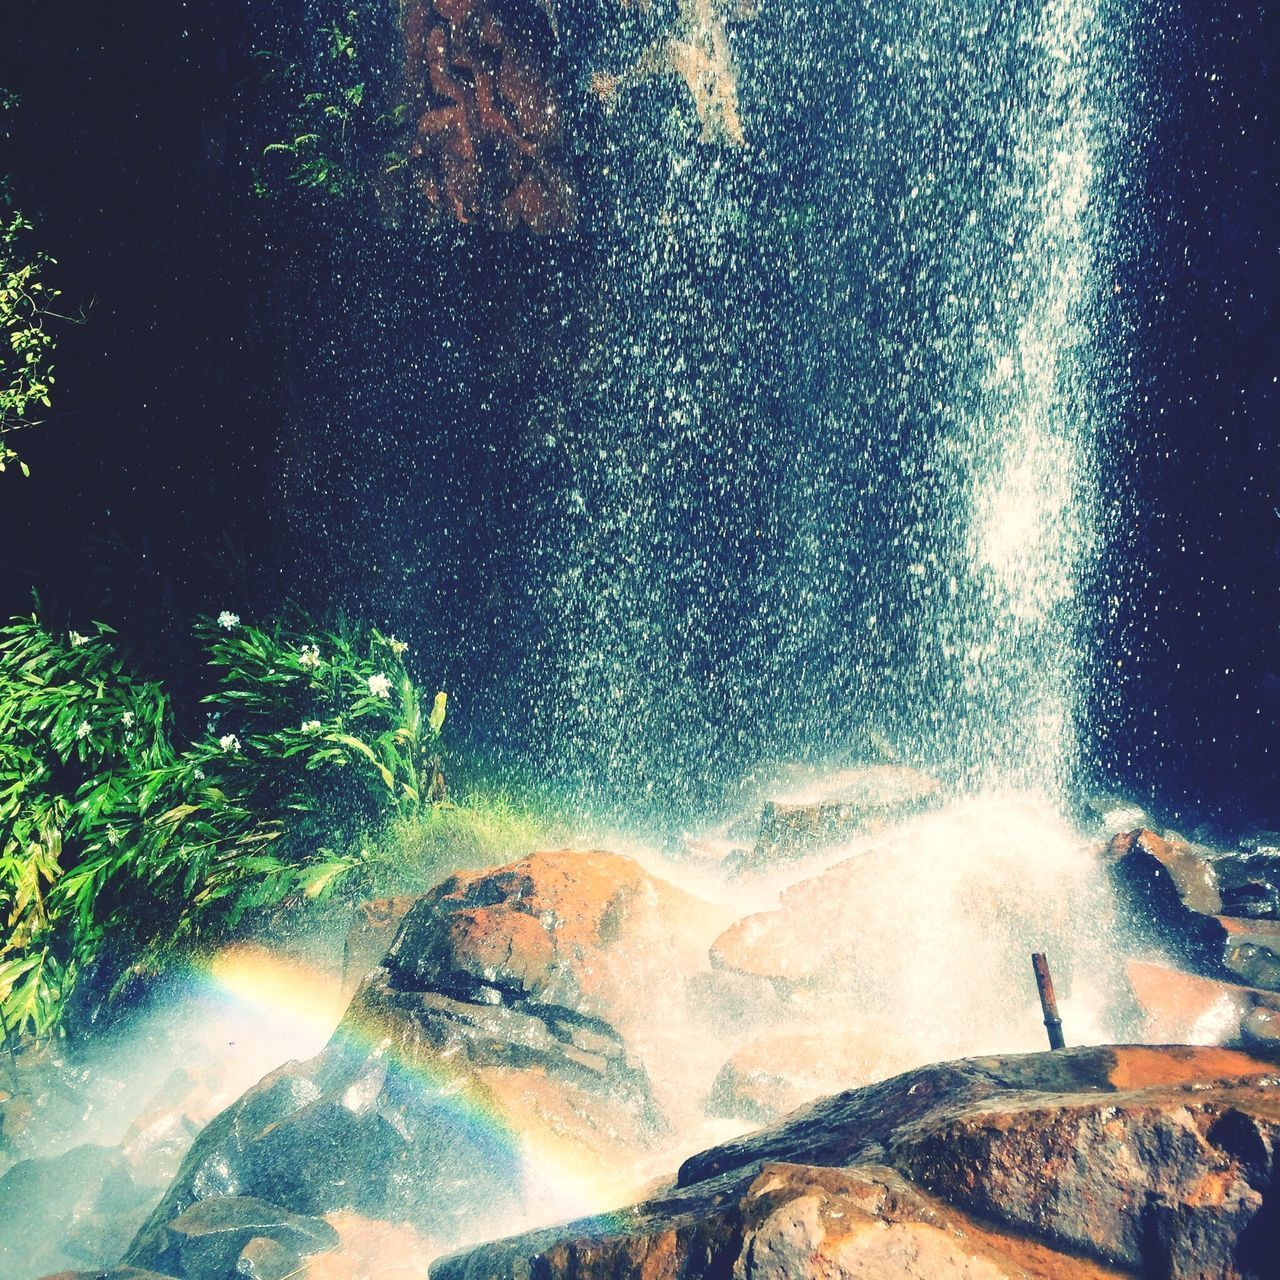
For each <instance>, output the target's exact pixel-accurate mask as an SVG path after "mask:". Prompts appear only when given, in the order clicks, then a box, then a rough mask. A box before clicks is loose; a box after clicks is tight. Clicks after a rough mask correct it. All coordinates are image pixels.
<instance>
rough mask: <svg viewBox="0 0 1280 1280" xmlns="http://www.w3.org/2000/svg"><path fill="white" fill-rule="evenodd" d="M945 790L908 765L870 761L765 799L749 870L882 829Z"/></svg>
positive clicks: (746, 867)
mask: <svg viewBox="0 0 1280 1280" xmlns="http://www.w3.org/2000/svg"><path fill="white" fill-rule="evenodd" d="M940 790H941V788H940V786H939V784H938V782H937V780H936V779H934V778H931V777H929V775H928V774H925V773H921V772H920V771H919V770H918V769H910V768H907V767H906V766H904V765H870V766H867V767H866V768H862V769H842V770H840V771H838V772H836V773H832V774H828V775H827V776H826V777H824V778H821V779H819V780H818V781H817V782H815V783H812V784H810V785H809V786H807V787H805V788H803V789H797V790H795V791H790V792H788V793H786V794H785V795H781V796H778V797H776V798H775V799H772V800H769V801H767V802H766V803H765V806H764V812H763V814H762V816H761V818H760V835H759V838H758V839H757V841H756V844H755V847H754V849H753V850H752V852H751V854H750V855H749V856H748V857H747V858H745V859H744V860H743V869H744V870H759V869H761V868H765V867H768V866H770V865H772V864H773V863H775V862H777V861H779V860H780V859H787V858H800V857H804V856H805V855H806V854H810V853H814V852H816V851H818V850H821V849H824V848H830V847H832V846H833V845H838V844H841V843H842V842H844V841H847V840H851V839H853V838H854V837H855V836H858V835H864V834H867V833H869V832H873V831H877V830H880V829H881V828H883V827H885V826H887V825H889V824H890V823H893V822H899V821H901V820H902V819H903V818H905V817H907V816H909V815H910V814H912V813H915V812H917V811H918V810H919V809H921V808H922V807H923V806H924V805H925V804H926V803H927V802H928V801H930V800H932V799H933V798H934V797H935V796H936V795H937V794H938V793H939V791H940Z"/></svg>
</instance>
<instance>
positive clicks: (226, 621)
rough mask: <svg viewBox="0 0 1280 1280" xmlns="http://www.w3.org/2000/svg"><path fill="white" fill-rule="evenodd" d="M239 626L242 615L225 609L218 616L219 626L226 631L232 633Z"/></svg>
mask: <svg viewBox="0 0 1280 1280" xmlns="http://www.w3.org/2000/svg"><path fill="white" fill-rule="evenodd" d="M239 625H240V615H239V614H238V613H232V612H231V610H230V609H223V611H222V612H221V613H220V614H218V626H220V627H221V628H222V629H223V630H224V631H232V630H234V629H235V628H236V627H238V626H239Z"/></svg>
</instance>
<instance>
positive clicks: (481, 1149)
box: [126, 851, 723, 1280]
mask: <svg viewBox="0 0 1280 1280" xmlns="http://www.w3.org/2000/svg"><path fill="white" fill-rule="evenodd" d="M722 923H723V918H722V916H721V915H720V914H719V913H718V912H717V911H716V910H714V909H712V908H711V907H709V905H708V904H706V903H702V902H699V901H698V900H697V899H695V898H693V897H691V896H690V895H688V894H686V893H683V892H682V891H681V890H679V889H676V888H675V887H674V886H672V885H669V884H666V883H665V882H663V881H661V880H658V879H657V878H655V877H653V876H651V875H649V874H648V873H647V872H646V871H644V869H643V868H641V867H640V866H639V865H638V864H637V863H635V862H634V861H632V860H630V859H628V858H622V857H618V856H617V855H614V854H610V853H603V852H591V853H579V852H571V851H562V852H553V853H542V854H534V855H532V856H531V857H528V858H525V859H523V860H521V861H520V862H517V863H513V864H511V865H510V866H507V867H503V868H499V869H497V870H491V871H481V872H465V873H461V874H459V875H455V876H453V877H452V878H450V879H449V880H447V881H445V882H444V883H443V884H441V885H439V886H438V887H437V888H435V889H433V890H432V891H431V892H430V893H428V894H426V895H425V896H423V897H422V898H420V899H419V900H418V901H417V902H416V903H415V904H414V905H413V906H412V907H411V909H410V910H409V911H408V912H407V914H406V915H405V916H404V919H403V922H402V924H401V927H400V930H399V932H398V934H397V936H396V939H395V941H394V943H393V945H392V946H391V947H390V949H389V951H388V952H387V954H386V956H385V957H384V959H383V962H382V964H381V965H379V966H378V967H376V968H375V969H373V970H372V972H370V973H369V975H368V976H367V977H366V979H365V980H364V982H363V983H362V985H361V987H360V989H359V991H358V992H357V994H356V996H355V998H354V1000H353V1001H352V1003H351V1006H350V1008H349V1009H348V1011H347V1013H346V1015H345V1017H344V1019H343V1021H342V1024H341V1025H340V1027H339V1029H338V1032H337V1033H336V1034H335V1036H334V1038H333V1040H332V1041H331V1042H330V1044H329V1045H328V1046H327V1047H326V1049H325V1050H324V1051H323V1052H322V1053H321V1054H320V1055H319V1056H318V1057H316V1058H314V1059H312V1060H311V1061H309V1062H306V1063H291V1064H288V1065H286V1066H285V1067H282V1068H281V1069H280V1070H278V1071H276V1072H274V1073H272V1074H271V1075H269V1076H267V1077H266V1078H265V1079H264V1080H262V1081H261V1082H260V1083H259V1084H258V1085H257V1086H255V1088H253V1089H252V1090H250V1091H249V1092H248V1093H247V1094H245V1095H244V1096H243V1097H242V1098H240V1099H239V1101H237V1102H236V1103H235V1104H234V1105H233V1106H232V1107H230V1108H228V1109H227V1110H226V1111H224V1112H222V1114H220V1115H219V1116H218V1117H217V1118H216V1119H215V1120H213V1122H212V1123H211V1124H210V1125H209V1126H208V1127H207V1128H206V1129H205V1130H204V1132H203V1133H202V1134H201V1135H200V1137H199V1138H198V1139H197V1141H196V1143H195V1145H194V1146H193V1147H192V1149H191V1151H190V1153H189V1154H188V1156H187V1158H186V1160H185V1161H184V1163H183V1165H182V1168H181V1170H180V1171H179V1174H178V1176H177V1178H176V1179H175V1180H174V1182H173V1183H172V1185H171V1186H170V1188H169V1190H168V1192H167V1193H166V1195H165V1197H164V1199H163V1201H162V1202H161V1204H160V1206H159V1207H158V1209H157V1210H156V1211H155V1213H154V1214H153V1215H152V1217H151V1218H150V1219H149V1221H148V1223H147V1224H146V1226H145V1227H144V1228H143V1230H142V1231H141V1232H139V1234H138V1237H137V1239H136V1240H135V1241H134V1243H133V1245H132V1247H131V1249H130V1251H129V1253H128V1255H127V1258H126V1261H127V1262H128V1263H130V1264H132V1265H135V1266H149V1267H157V1268H158V1269H161V1270H163V1267H162V1266H160V1265H159V1264H160V1263H162V1262H163V1261H164V1260H166V1259H169V1258H171V1256H172V1248H173V1246H172V1243H171V1242H172V1239H173V1236H174V1232H175V1231H177V1230H179V1229H180V1226H179V1224H181V1223H182V1222H183V1221H184V1220H185V1215H187V1214H189V1213H191V1212H193V1211H194V1207H196V1206H200V1205H203V1204H205V1203H226V1202H228V1201H229V1200H231V1199H236V1198H243V1197H256V1198H258V1199H260V1200H264V1201H269V1202H271V1203H272V1204H273V1205H277V1206H280V1208H281V1209H283V1210H286V1211H288V1212H291V1213H294V1214H299V1215H305V1216H309V1217H315V1216H318V1215H322V1214H329V1213H333V1212H335V1211H353V1212H355V1213H357V1214H360V1215H364V1216H365V1217H368V1218H374V1219H389V1220H391V1221H393V1222H403V1223H409V1224H413V1225H414V1226H416V1227H417V1228H418V1229H420V1230H421V1231H423V1232H424V1233H426V1234H428V1235H430V1236H433V1237H435V1238H437V1239H443V1240H456V1239H458V1238H459V1237H460V1235H461V1234H462V1233H463V1232H464V1230H465V1231H466V1232H467V1233H470V1234H474V1232H475V1231H477V1230H481V1229H483V1223H484V1222H486V1221H489V1220H491V1219H498V1218H502V1217H503V1216H504V1215H507V1216H508V1220H509V1215H511V1214H512V1213H514V1212H516V1211H517V1210H518V1209H520V1207H521V1206H522V1205H523V1204H524V1203H526V1202H527V1200H528V1199H530V1198H531V1189H530V1187H529V1186H528V1184H527V1180H526V1169H527V1161H528V1160H532V1161H533V1162H534V1163H535V1164H536V1163H537V1162H538V1160H539V1158H540V1155H541V1153H543V1152H546V1151H554V1152H555V1153H556V1156H557V1160H558V1162H563V1161H564V1160H565V1159H566V1158H567V1157H571V1163H572V1164H573V1166H574V1167H575V1168H579V1169H581V1170H582V1171H583V1172H584V1174H585V1175H586V1176H594V1177H598V1178H599V1179H600V1180H601V1181H602V1182H607V1181H608V1180H609V1179H610V1178H620V1177H621V1178H626V1177H630V1176H634V1175H632V1174H631V1172H630V1171H631V1169H632V1168H633V1167H634V1165H635V1163H636V1156H637V1153H643V1152H645V1151H648V1150H651V1149H652V1148H653V1147H654V1146H655V1144H657V1143H658V1142H660V1141H661V1140H663V1139H664V1138H665V1137H666V1135H667V1134H668V1132H669V1129H670V1123H671V1112H670V1109H669V1108H668V1107H667V1106H666V1105H665V1104H664V1097H663V1095H662V1091H661V1090H658V1089H655V1087H654V1083H653V1078H654V1072H653V1070H652V1069H651V1068H652V1066H653V1058H652V1057H646V1056H645V1052H644V1050H645V1048H646V1046H652V1045H656V1046H657V1047H658V1051H662V1052H665V1049H666V1046H667V1045H668V1043H669V1040H664V1039H663V1035H664V1034H666V1035H667V1036H668V1037H670V1036H675V1035H678V1033H679V1027H678V1026H672V1027H670V1028H669V1029H668V1030H667V1031H666V1032H665V1033H664V1032H663V1028H664V1027H666V1026H667V1023H669V1022H670V1020H671V1019H672V1017H673V1014H674V1012H675V1011H678V1010H679V1008H680V1006H681V1002H682V1001H683V999H684V994H683V985H684V982H685V980H686V978H687V977H688V976H690V975H693V974H695V973H697V972H698V971H701V972H702V973H703V974H706V975H709V973H710V968H709V964H708V961H707V958H706V948H707V944H708V941H709V940H710V938H711V937H712V936H713V935H714V933H715V932H716V931H717V930H718V929H719V928H720V927H721V925H722ZM637 1046H639V1048H637ZM668 1056H669V1055H668ZM675 1065H678V1063H676V1062H675V1061H674V1060H673V1061H672V1062H671V1063H669V1064H668V1067H667V1071H668V1076H669V1077H670V1078H672V1079H674V1078H675V1076H676V1075H677V1074H678V1072H676V1071H674V1070H673V1066H675ZM262 1248H263V1249H264V1250H265V1249H266V1246H262ZM268 1252H270V1251H268ZM200 1280H204V1277H203V1276H202V1277H200Z"/></svg>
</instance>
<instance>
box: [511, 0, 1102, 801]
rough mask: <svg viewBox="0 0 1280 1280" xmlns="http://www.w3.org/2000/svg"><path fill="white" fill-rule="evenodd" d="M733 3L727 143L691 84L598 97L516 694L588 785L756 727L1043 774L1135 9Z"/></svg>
mask: <svg viewBox="0 0 1280 1280" xmlns="http://www.w3.org/2000/svg"><path fill="white" fill-rule="evenodd" d="M766 19H767V20H766ZM729 29H730V33H731V35H732V37H733V40H734V42H735V43H734V48H735V50H736V53H737V70H738V77H739V89H740V101H741V109H742V119H743V122H744V130H745V135H746V141H747V145H746V146H745V147H743V148H739V147H735V146H732V145H730V143H729V142H728V141H727V140H725V139H723V138H721V139H720V140H719V141H718V142H708V141H705V140H700V137H699V133H698V129H697V123H696V121H695V120H694V119H693V112H692V111H691V110H690V109H689V104H688V102H686V101H682V100H681V98H680V92H679V89H678V82H675V81H674V80H672V81H671V82H669V84H668V86H667V87H666V89H664V90H663V91H662V92H659V91H658V90H657V89H655V90H654V91H653V93H652V94H651V95H650V96H649V97H647V98H646V97H641V96H640V95H639V94H637V95H636V97H635V98H634V99H632V100H624V101H623V102H622V103H621V104H619V105H618V106H617V107H616V108H615V111H614V114H613V115H612V116H610V117H608V118H607V120H606V122H605V125H604V126H603V127H604V129H605V130H606V136H607V137H608V140H609V142H610V145H611V147H612V148H613V149H614V150H613V151H612V152H611V154H617V152H619V151H621V152H622V153H623V155H625V156H626V157H627V161H626V164H625V165H624V166H622V165H620V166H618V167H615V168H614V169H613V170H612V176H609V166H605V168H606V177H605V178H604V179H603V195H602V197H601V199H600V207H601V209H602V210H603V212H602V213H601V214H600V216H599V217H598V219H597V223H596V225H594V226H593V228H592V233H593V235H594V236H595V238H596V239H595V246H596V251H595V253H594V256H593V257H592V258H591V260H590V262H591V265H590V268H589V279H588V280H587V282H586V284H585V286H584V287H583V290H582V293H583V296H584V298H585V299H586V301H585V302H584V304H583V308H584V310H583V316H582V317H580V321H581V328H582V329H583V331H585V333H586V334H587V341H586V354H585V355H584V356H583V358H582V360H581V367H580V370H579V373H580V376H579V378H578V380H577V382H576V383H575V386H576V390H575V391H574V393H573V394H571V395H570V396H568V397H565V398H563V399H561V400H559V401H556V402H553V401H551V400H550V399H543V400H540V401H538V402H537V403H536V405H535V406H534V417H533V421H532V424H531V427H530V431H529V439H530V440H531V442H532V443H531V444H530V446H529V455H528V464H529V466H530V468H531V469H533V470H534V472H535V473H536V474H537V475H539V477H540V478H545V479H546V481H547V484H546V487H545V488H544V489H543V490H542V492H541V496H540V497H539V498H538V499H536V500H535V502H534V505H533V509H532V512H531V517H530V533H529V538H528V541H527V544H526V571H525V577H524V581H525V582H526V583H527V592H528V600H529V607H530V616H531V617H532V618H533V619H534V622H533V624H532V627H531V635H532V636H533V637H534V643H533V645H532V646H531V650H530V657H529V659H528V661H527V662H526V663H525V665H524V666H523V667H522V668H521V671H520V675H519V691H521V692H523V694H524V696H526V697H527V695H528V691H530V690H536V699H535V702H534V705H533V706H532V708H531V710H530V714H529V716H528V717H527V718H526V722H527V723H528V724H529V725H531V726H533V727H534V729H535V733H536V735H537V737H538V739H539V740H540V741H542V742H543V743H545V742H546V741H547V740H548V739H550V740H551V741H552V742H554V743H555V750H554V751H553V752H552V753H551V754H552V756H553V757H554V758H556V759H558V760H559V761H561V762H562V763H564V764H565V766H566V768H567V771H568V772H570V773H572V774H574V775H576V776H583V775H584V774H585V775H587V776H591V777H594V778H596V779H597V780H598V783H599V786H600V789H601V790H603V791H606V792H609V793H618V792H619V791H623V792H626V793H628V794H630V795H632V796H634V795H635V794H636V793H637V792H640V793H643V792H645V791H648V792H650V793H652V792H655V791H656V792H658V793H659V794H665V797H666V799H667V800H669V801H670V800H672V799H674V800H675V802H676V803H677V804H679V803H681V802H682V801H694V802H696V800H697V798H698V797H699V796H700V795H702V794H704V793H705V788H706V786H707V785H710V786H712V787H714V786H715V785H717V784H720V783H723V782H725V781H726V780H728V779H729V778H730V777H732V776H734V773H735V770H736V771H738V772H741V770H742V769H743V768H748V767H750V766H751V765H753V764H755V763H757V762H759V761H761V760H767V759H769V758H773V759H777V758H779V757H781V756H786V755H793V756H801V757H806V758H809V759H811V760H814V761H822V760H829V759H846V760H847V759H849V758H851V757H852V758H855V759H856V758H867V757H869V756H874V755H875V754H877V753H878V752H879V753H883V752H884V751H886V750H887V751H889V752H890V753H891V754H898V755H902V756H906V757H912V758H917V759H923V760H926V761H928V762H929V763H930V764H931V765H932V766H933V767H934V768H937V769H939V770H941V771H942V772H943V773H945V774H947V775H948V776H951V777H952V778H953V779H955V780H956V781H958V782H962V783H964V784H966V785H970V786H972V785H978V786H985V785H991V784H994V783H1001V784H1013V785H1016V786H1019V787H1023V788H1028V789H1031V790H1036V791H1039V792H1042V793H1044V794H1047V795H1049V796H1052V797H1058V798H1061V797H1062V795H1063V793H1064V791H1065V789H1066V788H1067V786H1068V784H1069V783H1070V782H1071V781H1072V779H1073V777H1074V776H1075V774H1076V772H1077V770H1078V767H1079V765H1080V763H1081V760H1080V754H1081V750H1080V749H1081V734H1082V732H1083V724H1082V720H1083V716H1084V712H1085V710H1086V708H1085V705H1084V702H1085V699H1084V695H1083V690H1082V668H1084V667H1086V666H1087V653H1088V643H1089V639H1090V633H1091V627H1092V618H1091V609H1092V605H1091V602H1090V601H1089V599H1088V595H1087V592H1086V583H1087V579H1088V575H1089V572H1090V565H1091V558H1092V556H1093V554H1094V552H1095V549H1096V547H1097V544H1098V539H1099V536H1100V528H1099V518H1098V514H1097V510H1098V503H1097V494H1096V487H1097V479H1096V468H1097V465H1098V458H1097V452H1098V449H1099V447H1100V424H1099V414H1100V410H1099V407H1098V406H1099V404H1100V402H1101V401H1102V400H1104V399H1105V398H1106V394H1108V392H1107V388H1105V387H1103V386H1101V385H1100V384H1101V383H1102V382H1103V380H1104V379H1105V371H1106V369H1107V367H1108V366H1107V362H1106V359H1105V354H1106V349H1107V345H1108V343H1109V342H1110V341H1111V338H1110V332H1111V329H1112V328H1113V327H1114V325H1113V321H1112V318H1111V315H1110V313H1109V310H1108V306H1109V294H1110V281H1109V278H1108V269H1107V262H1106V254H1105V240H1106V236H1107V234H1108V232H1107V228H1108V225H1109V222H1108V219H1109V201H1111V200H1114V198H1115V195H1114V192H1115V189H1116V185H1117V183H1118V182H1121V181H1123V175H1122V174H1121V173H1119V172H1117V171H1116V162H1115V159H1114V157H1115V153H1116V147H1115V139H1116V137H1117V131H1118V130H1119V128H1120V121H1119V120H1118V119H1117V117H1116V112H1117V110H1118V106H1117V96H1118V95H1117V94H1116V93H1115V88H1114V80H1115V77H1116V76H1117V75H1118V66H1117V64H1118V62H1119V60H1120V54H1119V53H1118V51H1117V49H1116V48H1114V47H1113V45H1114V43H1115V40H1116V36H1115V33H1114V32H1111V31H1110V28H1109V25H1108V22H1107V19H1106V18H1105V16H1104V15H1103V13H1102V12H1101V10H1100V7H1099V5H1098V4H1096V3H1093V2H1092V0H1049V3H1045V4H1039V5H1037V4H1026V3H1021V4H1017V5H1015V6H1013V7H1012V8H1010V7H1009V6H1002V5H996V4H987V3H972V2H971V3H967V4H964V5H959V6H955V5H950V4H945V5H944V4H941V3H937V2H929V0H916V3H908V4H904V5H895V6H892V11H891V12H885V11H883V10H877V11H871V10H865V9H859V10H858V11H856V12H852V13H843V14H832V13H826V14H817V13H812V12H806V13H797V12H793V11H788V12H786V13H767V14H764V15H762V17H761V18H760V19H759V20H757V21H754V22H731V23H730V28H729ZM1109 40H1110V43H1109ZM1100 136H1101V137H1102V138H1103V139H1104V140H1105V142H1106V145H1103V142H1100V140H1099V139H1100ZM619 169H621V172H619ZM611 184H612V185H611ZM1104 434H1105V433H1104Z"/></svg>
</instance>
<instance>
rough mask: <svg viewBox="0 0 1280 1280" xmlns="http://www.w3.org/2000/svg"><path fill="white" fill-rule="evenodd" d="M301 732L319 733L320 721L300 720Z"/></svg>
mask: <svg viewBox="0 0 1280 1280" xmlns="http://www.w3.org/2000/svg"><path fill="white" fill-rule="evenodd" d="M302 732H303V733H319V732H320V721H319V720H304V721H303V722H302Z"/></svg>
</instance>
